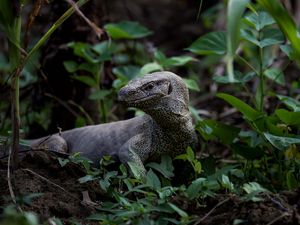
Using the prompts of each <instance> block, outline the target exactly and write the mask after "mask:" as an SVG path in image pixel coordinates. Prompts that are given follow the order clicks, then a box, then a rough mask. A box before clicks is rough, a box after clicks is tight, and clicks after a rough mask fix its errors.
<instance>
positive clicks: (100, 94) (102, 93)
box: [89, 90, 111, 100]
mask: <svg viewBox="0 0 300 225" xmlns="http://www.w3.org/2000/svg"><path fill="white" fill-rule="evenodd" d="M110 94H111V91H110V90H97V91H94V92H93V93H92V94H90V96H89V99H91V100H103V99H105V98H106V97H107V96H108V95H110Z"/></svg>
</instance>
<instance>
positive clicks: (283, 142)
mask: <svg viewBox="0 0 300 225" xmlns="http://www.w3.org/2000/svg"><path fill="white" fill-rule="evenodd" d="M264 136H265V138H266V139H267V140H268V141H269V142H270V143H271V144H272V145H273V146H274V147H276V148H277V149H279V150H286V149H287V148H288V147H289V146H290V145H292V144H299V143H300V138H291V137H281V136H275V135H272V134H269V133H264Z"/></svg>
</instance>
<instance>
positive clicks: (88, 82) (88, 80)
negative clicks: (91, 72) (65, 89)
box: [72, 76, 98, 87]
mask: <svg viewBox="0 0 300 225" xmlns="http://www.w3.org/2000/svg"><path fill="white" fill-rule="evenodd" d="M72 78H73V79H74V80H78V81H80V82H82V83H84V84H86V85H88V86H90V87H96V86H97V85H98V84H97V82H96V80H95V79H94V78H92V77H89V76H72Z"/></svg>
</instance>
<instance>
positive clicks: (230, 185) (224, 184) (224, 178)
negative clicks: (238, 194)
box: [221, 174, 234, 190]
mask: <svg viewBox="0 0 300 225" xmlns="http://www.w3.org/2000/svg"><path fill="white" fill-rule="evenodd" d="M221 184H222V187H224V188H226V189H229V190H234V186H233V183H232V182H231V181H230V180H229V177H228V176H227V175H224V174H223V175H222V180H221Z"/></svg>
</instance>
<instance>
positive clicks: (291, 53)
mask: <svg viewBox="0 0 300 225" xmlns="http://www.w3.org/2000/svg"><path fill="white" fill-rule="evenodd" d="M280 49H281V51H283V52H284V53H285V54H286V55H287V57H289V59H290V60H295V58H296V57H297V56H296V55H295V51H294V50H293V48H292V47H291V45H288V44H287V45H280Z"/></svg>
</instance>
